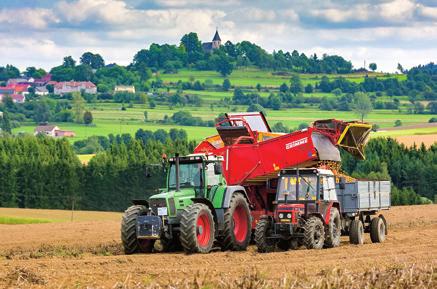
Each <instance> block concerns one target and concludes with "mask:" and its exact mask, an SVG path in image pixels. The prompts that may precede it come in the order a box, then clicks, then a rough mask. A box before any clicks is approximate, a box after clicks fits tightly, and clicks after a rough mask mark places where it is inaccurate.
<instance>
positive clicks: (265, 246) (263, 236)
mask: <svg viewBox="0 0 437 289" xmlns="http://www.w3.org/2000/svg"><path fill="white" fill-rule="evenodd" d="M271 233H272V222H271V221H270V220H269V219H268V218H263V219H260V220H259V221H258V223H257V224H256V229H255V244H256V246H257V248H258V252H260V253H269V252H273V251H274V250H275V246H276V242H275V240H274V239H270V238H269V237H270V235H271Z"/></svg>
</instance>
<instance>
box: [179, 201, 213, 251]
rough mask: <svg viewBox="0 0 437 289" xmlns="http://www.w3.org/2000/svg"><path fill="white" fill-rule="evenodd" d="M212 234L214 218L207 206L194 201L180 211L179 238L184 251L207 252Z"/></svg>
mask: <svg viewBox="0 0 437 289" xmlns="http://www.w3.org/2000/svg"><path fill="white" fill-rule="evenodd" d="M214 236H215V224H214V218H213V216H212V213H211V211H210V209H209V208H208V206H206V205H204V204H201V203H195V204H192V205H190V206H188V207H187V208H186V209H185V210H184V211H183V212H182V215H181V225H180V236H179V239H180V241H181V245H182V248H183V249H184V251H185V253H187V254H189V253H209V252H210V251H211V248H212V245H213V244H214Z"/></svg>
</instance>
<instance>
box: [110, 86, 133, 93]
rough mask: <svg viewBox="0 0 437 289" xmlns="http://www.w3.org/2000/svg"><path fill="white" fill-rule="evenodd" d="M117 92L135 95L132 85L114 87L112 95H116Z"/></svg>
mask: <svg viewBox="0 0 437 289" xmlns="http://www.w3.org/2000/svg"><path fill="white" fill-rule="evenodd" d="M117 92H129V93H135V86H133V85H116V86H115V88H114V93H117Z"/></svg>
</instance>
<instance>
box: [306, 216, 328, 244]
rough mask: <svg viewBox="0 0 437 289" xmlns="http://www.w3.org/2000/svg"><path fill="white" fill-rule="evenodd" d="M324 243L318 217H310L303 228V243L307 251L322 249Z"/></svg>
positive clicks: (320, 221) (323, 235) (321, 223)
mask: <svg viewBox="0 0 437 289" xmlns="http://www.w3.org/2000/svg"><path fill="white" fill-rule="evenodd" d="M324 242H325V228H324V226H323V222H322V220H320V219H319V218H318V217H316V216H313V217H310V218H309V219H308V220H307V221H306V223H305V226H304V237H303V243H304V245H305V247H306V248H307V249H322V248H323V244H324Z"/></svg>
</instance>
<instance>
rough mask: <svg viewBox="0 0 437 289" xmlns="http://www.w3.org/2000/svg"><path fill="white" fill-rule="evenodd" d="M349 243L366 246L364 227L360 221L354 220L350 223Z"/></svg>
mask: <svg viewBox="0 0 437 289" xmlns="http://www.w3.org/2000/svg"><path fill="white" fill-rule="evenodd" d="M349 241H350V243H351V244H355V245H362V244H364V227H363V223H362V222H361V221H360V220H359V219H354V220H352V222H351V223H350V229H349Z"/></svg>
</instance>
